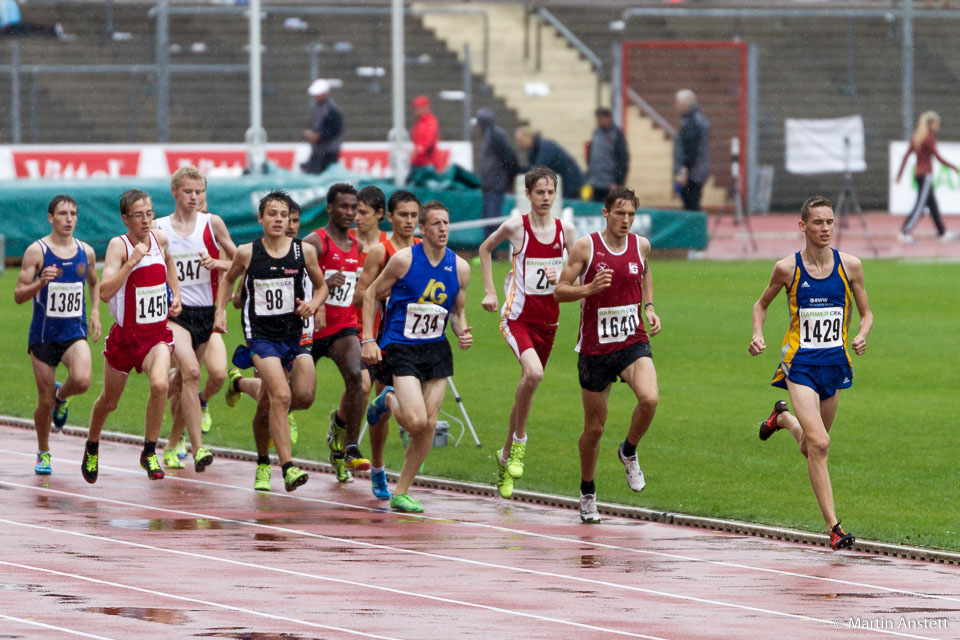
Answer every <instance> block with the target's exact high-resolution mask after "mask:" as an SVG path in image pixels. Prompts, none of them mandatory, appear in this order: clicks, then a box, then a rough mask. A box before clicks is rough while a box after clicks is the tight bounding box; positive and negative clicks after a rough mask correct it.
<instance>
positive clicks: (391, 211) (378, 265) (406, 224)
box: [353, 189, 420, 500]
mask: <svg viewBox="0 0 960 640" xmlns="http://www.w3.org/2000/svg"><path fill="white" fill-rule="evenodd" d="M419 215H420V201H419V200H418V199H417V196H415V195H414V194H413V193H411V192H410V191H406V190H404V189H399V190H397V191H394V192H393V194H391V196H390V200H389V201H388V202H387V219H388V220H389V221H390V225H391V226H392V227H393V233H392V235H391V236H390V237H389V238H385V239H383V240H382V241H381V242H380V244H376V245H374V246H373V247H371V248H370V250H369V252H368V253H367V256H366V258H365V259H364V262H363V273H362V274H361V275H360V278H359V279H358V280H357V292H356V293H355V294H354V296H353V304H354V305H355V306H357V307H359V308H360V310H361V314H362V311H363V294H364V293H365V292H366V290H367V288H368V287H369V286H370V285H371V284H372V283H373V281H374V280H375V279H376V278H377V276H379V275H380V272H382V271H383V268H384V267H385V266H386V265H387V262H388V261H389V260H390V258H391V257H392V256H393V255H395V254H396V253H397V251H399V250H400V249H406V248H407V247H410V246H413V245H414V244H416V243H418V242H420V239H419V238H414V237H413V234H414V233H415V232H416V230H417V217H418V216H419ZM358 219H359V218H358ZM384 311H385V308H384V305H383V303H382V302H380V303H378V306H377V312H376V316H375V317H374V327H373V331H372V333H371V335H372V336H374V337H375V338H376V339H377V340H379V339H380V337H381V330H382V327H383V325H382V324H381V319H382V318H383V312H384ZM362 329H363V327H362V325H361V331H362ZM365 364H366V363H365ZM371 377H372V378H373V379H374V380H375V381H376V391H377V394H380V393H381V392H382V391H383V388H384V387H386V386H387V385H389V384H390V383H391V382H393V376H391V375H389V374H387V373H385V372H384V370H383V367H382V366H380V365H377V366H372V365H369V364H366V366H365V367H364V387H363V389H364V397H367V395H368V394H369V393H370V386H371V384H372V381H371ZM370 417H371V414H370V410H369V409H368V411H367V422H368V424H369V425H370V462H371V465H372V466H371V469H370V489H371V490H372V491H373V495H374V496H376V497H377V498H380V499H381V500H389V499H390V488H389V487H388V486H387V471H386V468H385V467H384V464H383V450H384V447H385V446H386V444H387V429H388V427H389V425H390V412H389V410H388V411H384V412H383V413H382V414H381V415H380V416H379V418H378V419H377V420H375V421H374V422H370Z"/></svg>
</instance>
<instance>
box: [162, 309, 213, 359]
mask: <svg viewBox="0 0 960 640" xmlns="http://www.w3.org/2000/svg"><path fill="white" fill-rule="evenodd" d="M216 310H217V308H216V307H182V308H181V310H180V315H178V316H176V317H174V316H171V317H170V318H169V320H170V322H173V323H174V324H178V325H180V326H181V327H183V328H184V329H186V330H187V331H189V332H190V345H191V346H192V347H193V350H194V351H196V350H197V349H199V348H200V345H202V344H206V343H207V342H208V341H209V340H210V335H211V334H212V333H213V316H214V313H215V312H216Z"/></svg>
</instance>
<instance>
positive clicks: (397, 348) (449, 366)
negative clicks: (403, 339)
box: [377, 340, 453, 384]
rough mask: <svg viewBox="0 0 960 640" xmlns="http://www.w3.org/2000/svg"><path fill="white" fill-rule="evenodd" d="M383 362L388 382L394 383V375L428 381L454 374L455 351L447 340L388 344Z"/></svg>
mask: <svg viewBox="0 0 960 640" xmlns="http://www.w3.org/2000/svg"><path fill="white" fill-rule="evenodd" d="M382 364H383V366H382V370H383V375H384V376H386V379H387V380H389V381H388V382H386V384H393V376H413V377H415V378H417V379H418V380H420V381H421V382H426V381H427V380H436V379H437V378H446V377H449V376H452V375H453V353H452V352H451V351H450V343H449V342H447V341H446V340H440V341H438V342H428V343H427V344H388V345H387V347H386V349H384V352H383V363H382ZM377 379H378V380H379V379H380V378H377Z"/></svg>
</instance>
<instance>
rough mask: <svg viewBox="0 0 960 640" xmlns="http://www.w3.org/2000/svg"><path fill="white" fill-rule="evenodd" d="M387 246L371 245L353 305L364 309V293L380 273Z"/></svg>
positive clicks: (354, 294)
mask: <svg viewBox="0 0 960 640" xmlns="http://www.w3.org/2000/svg"><path fill="white" fill-rule="evenodd" d="M386 250H387V248H386V247H384V246H383V245H382V244H375V245H373V246H372V247H370V251H369V253H367V259H366V260H365V261H364V263H363V273H361V274H360V278H359V279H358V280H357V289H356V291H354V292H353V306H355V307H357V308H358V309H363V294H364V292H365V291H366V290H367V287H369V286H370V285H371V284H372V283H373V281H374V279H375V278H376V277H377V276H378V275H380V263H381V262H383V255H384V253H385V252H386Z"/></svg>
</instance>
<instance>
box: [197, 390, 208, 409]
mask: <svg viewBox="0 0 960 640" xmlns="http://www.w3.org/2000/svg"><path fill="white" fill-rule="evenodd" d="M197 397H198V398H200V408H201V409H206V408H207V402H206V400H204V399H203V392H202V391H200V392H197Z"/></svg>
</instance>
